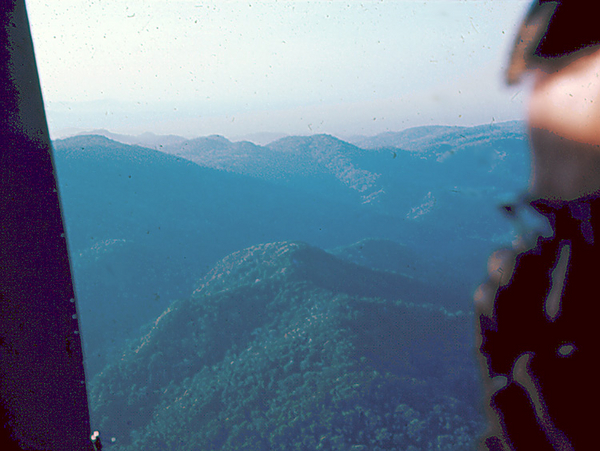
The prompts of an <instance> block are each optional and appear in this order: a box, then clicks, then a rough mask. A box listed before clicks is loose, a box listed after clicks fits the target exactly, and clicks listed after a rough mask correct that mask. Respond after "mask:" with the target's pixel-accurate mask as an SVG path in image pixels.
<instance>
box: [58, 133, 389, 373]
mask: <svg viewBox="0 0 600 451" xmlns="http://www.w3.org/2000/svg"><path fill="white" fill-rule="evenodd" d="M54 152H55V160H56V165H57V173H58V180H59V185H60V192H61V197H62V204H63V209H64V213H65V218H66V226H67V236H68V238H69V245H70V249H71V254H72V260H73V266H74V275H75V282H76V287H77V294H78V298H79V306H80V311H81V321H82V330H83V331H84V334H85V335H84V338H85V343H86V347H87V355H88V357H89V358H88V364H89V365H90V366H89V367H88V370H90V371H92V374H93V372H94V371H95V370H96V369H98V365H96V364H94V363H93V361H94V360H96V359H100V360H102V357H103V355H104V354H105V353H106V351H107V350H106V346H108V347H110V346H111V342H112V343H119V342H121V341H122V339H123V338H125V337H132V336H134V335H132V334H135V333H136V332H137V330H138V328H139V327H140V326H141V325H142V324H144V323H145V322H146V321H149V320H150V319H151V318H152V317H155V316H156V315H158V314H159V313H160V312H161V311H162V310H163V309H164V308H165V307H166V306H167V305H168V303H169V302H170V301H171V300H172V299H176V298H178V297H181V296H185V295H187V293H189V290H190V289H191V287H192V284H193V281H194V279H195V278H196V277H198V275H199V274H203V273H204V272H205V271H206V270H208V269H209V268H210V266H211V265H212V264H213V263H214V262H215V261H217V260H218V259H219V258H222V257H223V256H224V255H227V254H228V253H230V252H233V251H234V250H236V249H240V248H244V247H247V246H249V245H252V244H255V243H257V242H262V241H265V240H282V239H300V240H305V241H309V242H311V243H312V244H315V245H321V246H329V245H330V243H332V242H334V243H337V244H338V245H339V244H343V243H346V242H352V241H356V240H358V239H360V238H361V237H362V236H363V234H364V233H365V230H368V231H369V233H375V234H376V235H380V234H382V235H388V232H387V231H386V229H388V230H391V222H390V221H388V220H387V219H386V218H381V217H378V216H373V215H370V216H366V215H364V214H362V213H361V212H360V206H352V205H347V204H339V203H332V202H331V201H328V200H327V199H322V198H319V197H317V196H312V197H307V196H306V195H305V193H303V192H301V191H298V190H295V189H293V188H288V187H281V186H277V187H276V186H274V185H272V184H271V183H269V182H266V181H262V180H257V179H254V178H250V177H244V176H241V175H238V174H233V173H228V172H225V171H218V170H214V169H211V168H203V167H200V166H198V165H196V164H194V163H192V162H190V161H188V160H185V159H183V158H180V157H174V156H171V155H166V154H165V153H162V152H158V151H155V150H151V149H147V148H143V147H137V146H128V145H125V144H120V143H116V142H114V141H111V140H109V139H107V138H105V137H100V136H79V137H74V138H69V139H66V140H59V141H55V142H54ZM115 306H119V307H120V310H119V313H117V314H115V312H114V307H115ZM87 332H89V333H87Z"/></svg>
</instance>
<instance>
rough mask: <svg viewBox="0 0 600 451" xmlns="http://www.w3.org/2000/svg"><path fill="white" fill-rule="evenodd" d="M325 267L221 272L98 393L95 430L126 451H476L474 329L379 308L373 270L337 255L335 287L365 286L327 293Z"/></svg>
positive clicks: (390, 304) (296, 256) (137, 343)
mask: <svg viewBox="0 0 600 451" xmlns="http://www.w3.org/2000/svg"><path fill="white" fill-rule="evenodd" d="M322 254H324V252H323V251H320V250H318V249H315V248H312V247H311V246H308V245H306V244H304V243H290V242H280V243H270V244H265V245H260V246H254V247H252V248H251V249H247V250H245V251H242V252H236V253H234V254H232V255H230V256H228V257H226V258H225V259H223V260H222V261H221V262H219V263H218V264H217V265H216V266H215V268H214V269H213V270H211V271H210V272H209V273H208V274H207V275H206V276H205V277H204V278H203V279H201V281H199V286H198V289H197V290H196V291H195V293H194V295H193V296H191V297H190V298H188V299H185V300H180V301H176V302H174V303H173V304H172V305H171V306H170V307H169V308H168V309H167V310H166V311H165V312H164V313H163V314H162V315H161V316H160V317H159V318H158V319H157V320H156V321H155V322H154V323H153V324H152V325H151V326H150V328H149V330H148V331H147V333H146V334H145V335H144V336H143V337H142V338H141V339H138V340H134V341H132V342H131V343H130V344H129V346H128V349H127V350H126V351H125V352H124V353H123V354H122V356H121V358H120V359H116V360H115V361H114V362H111V363H110V364H109V365H108V366H107V367H106V368H105V369H104V370H103V371H102V372H100V373H99V374H98V375H97V376H96V377H95V378H94V379H93V380H92V382H91V384H90V388H91V391H90V392H91V406H92V420H93V425H94V427H95V428H98V429H99V430H101V431H102V433H103V434H104V436H105V437H111V438H112V437H115V439H116V441H115V442H114V443H115V444H116V446H115V447H114V449H115V450H139V449H144V450H161V449H178V450H183V451H186V450H204V449H222V450H238V449H240V450H288V449H306V450H309V449H310V450H313V449H323V450H348V449H355V450H392V449H402V450H404V449H411V450H420V449H423V450H424V449H430V448H431V449H436V448H435V447H441V448H440V449H444V450H457V451H458V450H464V449H467V448H469V447H470V446H471V445H472V442H473V440H474V439H475V437H476V435H477V434H478V433H479V431H480V428H481V420H480V417H479V415H478V413H477V411H476V409H474V407H473V406H474V405H476V402H477V399H478V395H477V393H478V391H477V390H474V386H475V385H476V384H477V378H476V376H475V368H474V363H473V361H472V356H471V339H470V329H471V327H470V322H471V320H472V318H471V316H470V315H454V314H450V313H448V312H446V311H445V310H444V309H441V308H440V307H435V306H432V305H429V306H427V305H417V304H414V303H413V302H417V303H418V302H419V301H420V300H418V299H414V298H413V299H406V300H400V299H393V298H392V297H390V298H389V299H382V298H379V297H377V290H378V288H377V287H376V285H375V284H372V283H371V281H372V277H373V276H375V275H376V274H375V273H376V272H375V271H370V270H368V269H366V268H360V267H358V266H356V265H353V264H349V263H344V262H342V261H341V260H338V259H337V258H335V257H333V256H331V255H328V256H327V258H328V259H329V260H328V261H329V263H330V266H337V270H335V271H334V272H335V274H327V275H325V276H324V277H325V278H327V277H328V276H329V275H335V276H336V277H341V278H342V280H351V279H352V280H353V283H354V284H355V287H354V288H353V289H352V290H349V289H348V288H347V287H344V285H343V284H335V283H333V284H329V286H324V284H323V280H322V279H323V275H320V274H318V272H317V271H309V272H302V266H303V263H304V262H306V261H308V259H310V260H311V261H314V259H315V258H318V257H316V256H320V257H321V258H323V255H322ZM307 255H308V256H309V257H307ZM296 263H299V265H298V267H299V268H300V274H298V273H297V272H295V271H294V268H295V267H296V266H295V264H296ZM346 271H349V272H348V273H345V272H346ZM360 271H363V272H365V273H368V276H366V277H357V274H358V272H360ZM218 274H223V276H222V277H218ZM389 275H390V274H386V273H381V274H380V277H386V276H389ZM219 279H227V280H219ZM221 282H224V284H223V285H220V283H221ZM360 283H364V286H363V287H362V289H358V288H357V287H356V285H358V284H360ZM349 291H355V293H354V294H349ZM358 292H360V294H358ZM411 447H412V448H411ZM432 447H433V448H432Z"/></svg>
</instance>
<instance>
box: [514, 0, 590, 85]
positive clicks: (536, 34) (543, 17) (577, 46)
mask: <svg viewBox="0 0 600 451" xmlns="http://www.w3.org/2000/svg"><path fill="white" fill-rule="evenodd" d="M591 3H592V1H591V0H535V1H534V2H533V4H532V5H531V7H530V9H529V12H528V13H527V15H526V16H525V20H524V21H523V24H522V25H521V28H520V30H519V33H518V35H517V39H516V41H515V44H514V47H513V50H512V53H511V57H510V64H509V65H508V67H507V71H506V80H507V82H508V83H509V84H514V83H516V82H518V81H519V80H520V78H521V76H522V75H523V74H524V73H525V72H527V71H529V70H531V69H540V70H542V71H544V72H554V71H557V70H560V69H562V68H563V67H565V66H567V65H568V64H569V63H570V62H572V61H573V60H575V59H577V58H579V57H580V56H582V55H583V54H585V53H586V52H587V51H589V52H592V51H594V50H595V49H596V48H597V47H598V46H599V45H600V26H598V23H597V22H598V19H597V17H596V15H595V14H594V13H595V11H592V10H591V9H592V5H590V4H591Z"/></svg>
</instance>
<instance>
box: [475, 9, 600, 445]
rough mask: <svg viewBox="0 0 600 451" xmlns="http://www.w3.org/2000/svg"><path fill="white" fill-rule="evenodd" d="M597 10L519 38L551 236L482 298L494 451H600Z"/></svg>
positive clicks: (514, 61)
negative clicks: (598, 388)
mask: <svg viewBox="0 0 600 451" xmlns="http://www.w3.org/2000/svg"><path fill="white" fill-rule="evenodd" d="M594 6H595V4H594V2H591V1H584V0H562V1H544V0H536V1H535V2H534V3H533V5H532V7H531V9H530V11H529V13H528V15H527V17H526V18H525V21H524V23H523V25H522V27H521V29H520V32H519V37H518V38H517V40H516V43H515V46H514V50H513V54H512V57H511V61H510V65H509V68H508V71H507V81H508V83H509V84H513V83H516V82H518V81H519V80H520V78H521V77H522V76H523V75H525V74H531V75H532V76H533V89H532V93H531V97H530V101H529V110H528V128H529V135H530V143H531V154H532V174H531V183H530V187H529V190H528V193H527V195H526V196H525V199H526V200H525V201H524V202H521V204H519V205H511V206H510V208H508V209H506V211H507V212H509V213H510V215H511V216H518V215H519V211H520V210H522V209H531V210H532V211H533V212H535V213H536V214H538V215H542V216H543V217H545V218H546V220H547V221H548V223H549V225H550V226H551V233H549V234H547V235H545V236H542V235H541V234H540V235H538V236H537V237H535V239H534V240H531V239H526V237H523V239H521V240H520V241H519V242H518V243H515V246H514V248H513V249H503V250H500V251H498V252H496V253H494V254H493V255H492V257H491V258H490V260H489V262H488V273H489V279H488V281H487V282H486V283H485V284H483V285H481V286H480V287H479V288H478V290H477V292H476V294H475V308H476V314H477V327H478V342H477V345H478V347H479V352H480V353H479V355H480V357H481V361H482V364H483V366H484V371H483V373H484V381H485V387H486V394H487V396H488V400H489V409H488V413H489V417H490V428H489V430H488V432H487V434H486V436H485V437H484V438H483V439H482V441H481V448H482V449H488V450H507V449H515V450H536V451H538V450H573V449H575V450H591V449H595V448H596V447H598V446H600V445H598V443H600V438H599V437H598V435H599V434H598V433H597V432H596V430H597V429H598V426H597V425H596V424H595V423H596V421H597V418H599V417H600V415H599V412H598V410H599V409H600V402H599V401H600V395H599V394H598V393H597V391H596V379H597V377H598V369H597V368H598V364H597V363H596V356H597V355H598V353H599V352H598V350H597V344H598V339H597V338H596V331H597V330H600V321H599V318H600V280H597V279H596V277H598V275H597V270H598V269H600V27H599V26H598V25H597V17H596V14H595V12H596V11H595V9H594Z"/></svg>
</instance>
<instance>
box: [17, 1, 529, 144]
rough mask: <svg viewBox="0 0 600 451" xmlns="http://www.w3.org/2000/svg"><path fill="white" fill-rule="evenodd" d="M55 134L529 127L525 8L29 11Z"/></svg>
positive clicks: (99, 4)
mask: <svg viewBox="0 0 600 451" xmlns="http://www.w3.org/2000/svg"><path fill="white" fill-rule="evenodd" d="M26 3H27V8H28V12H29V19H30V23H31V28H32V33H33V39H34V45H35V50H36V57H37V62H38V70H39V72H40V77H41V82H42V89H43V93H44V100H45V103H46V109H47V112H48V121H49V125H50V129H51V132H52V133H53V135H54V136H59V135H60V134H62V133H63V130H64V129H66V128H70V127H74V128H83V129H86V128H87V129H89V128H108V129H110V130H112V131H115V132H125V133H141V132H143V131H152V132H155V133H174V134H180V135H184V136H188V137H191V136H200V135H208V134H213V133H219V134H223V135H225V136H228V137H231V138H234V137H236V136H240V135H245V134H248V133H254V132H265V131H266V132H283V133H289V134H306V133H331V134H336V135H338V136H344V135H351V134H375V133H380V132H383V131H388V130H393V131H395V130H402V129H404V128H407V127H411V126H415V125H423V124H457V125H472V124H480V123H485V122H491V121H494V120H495V121H501V120H508V119H514V118H520V117H522V108H523V99H524V98H525V92H526V87H522V88H521V89H523V92H521V91H519V89H513V90H508V89H506V88H504V87H503V85H502V78H501V71H502V68H503V67H504V64H505V61H506V59H507V52H508V48H509V46H510V44H511V43H512V40H513V39H514V33H515V30H516V26H517V24H518V22H519V20H520V19H521V17H522V16H523V14H524V12H525V10H526V8H527V5H528V4H529V2H528V1H525V2H524V1H509V0H503V1H501V2H500V1H497V0H496V1H493V0H492V1H475V0H463V1H458V0H456V1H452V0H439V1H364V2H357V1H350V2H349V1H335V0H334V1H331V0H330V1H309V2H305V1H269V2H254V1H251V0H247V1H227V0H219V1H214V2H206V1H201V0H186V1H165V0H143V1H141V0H127V1H124V0H77V1H75V0H60V1H53V2H50V1H47V0H26Z"/></svg>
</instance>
